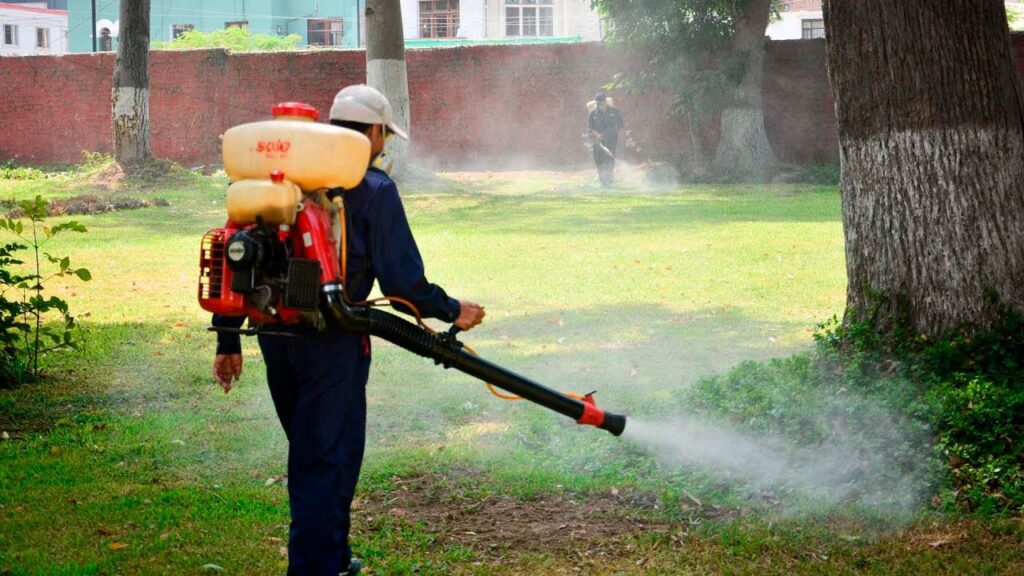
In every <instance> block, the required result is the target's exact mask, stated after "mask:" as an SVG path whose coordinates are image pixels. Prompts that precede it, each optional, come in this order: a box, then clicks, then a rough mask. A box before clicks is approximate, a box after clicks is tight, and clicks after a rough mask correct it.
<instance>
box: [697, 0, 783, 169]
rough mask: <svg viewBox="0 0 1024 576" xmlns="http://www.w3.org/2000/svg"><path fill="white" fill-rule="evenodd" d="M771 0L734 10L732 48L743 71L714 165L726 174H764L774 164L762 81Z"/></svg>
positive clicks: (724, 113)
mask: <svg viewBox="0 0 1024 576" xmlns="http://www.w3.org/2000/svg"><path fill="white" fill-rule="evenodd" d="M771 3H772V2H771V0H746V2H743V3H742V4H740V5H739V7H738V8H737V10H736V14H735V21H736V30H735V31H734V32H733V37H732V43H731V52H732V54H733V56H734V57H738V58H742V60H743V62H744V73H743V77H742V79H741V80H740V83H739V85H738V86H737V89H736V94H735V99H734V101H733V102H732V103H731V105H730V106H729V107H727V108H725V109H724V110H722V121H721V136H720V138H719V141H718V151H717V153H716V154H715V160H714V164H713V165H712V167H713V168H714V170H715V171H716V172H719V173H726V174H733V173H735V174H754V175H757V174H762V173H764V172H765V171H766V170H768V169H769V168H771V167H772V166H774V165H775V163H776V160H775V154H773V153H772V147H771V145H770V144H769V143H768V136H767V133H766V132H765V129H764V111H763V110H762V107H761V100H762V98H761V85H762V83H763V80H764V45H765V36H764V31H765V29H766V28H767V27H768V18H769V16H770V15H771Z"/></svg>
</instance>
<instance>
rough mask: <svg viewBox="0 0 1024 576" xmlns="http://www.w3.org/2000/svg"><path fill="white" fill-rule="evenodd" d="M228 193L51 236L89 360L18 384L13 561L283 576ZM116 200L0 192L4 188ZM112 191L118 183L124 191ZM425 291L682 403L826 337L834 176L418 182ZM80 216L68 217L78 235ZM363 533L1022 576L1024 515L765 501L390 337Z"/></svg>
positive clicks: (507, 332)
mask: <svg viewBox="0 0 1024 576" xmlns="http://www.w3.org/2000/svg"><path fill="white" fill-rule="evenodd" d="M224 186H225V181H224V179H223V178H221V177H216V176H213V177H201V176H191V175H188V174H176V175H175V177H174V178H173V179H171V181H170V182H169V183H166V184H162V185H158V186H152V187H146V188H142V189H140V190H131V191H128V192H125V193H128V194H131V195H134V196H140V197H156V196H159V197H162V198H165V199H167V200H168V201H169V202H170V206H169V207H154V208H145V209H141V210H135V211H126V212H117V213H110V214H103V215H97V216H83V217H77V218H76V219H77V220H79V221H81V222H83V223H84V224H86V226H88V227H89V232H88V234H85V235H74V236H71V235H68V236H65V237H61V238H58V239H57V240H55V242H54V245H52V246H50V247H49V248H51V249H52V250H53V251H54V252H56V253H60V254H70V255H71V256H72V258H73V260H74V261H75V263H76V265H78V266H85V267H87V268H89V269H90V270H91V271H92V276H93V280H92V281H91V282H89V283H79V282H73V283H68V284H67V285H60V286H58V285H54V290H55V292H56V293H57V294H59V295H61V296H62V297H64V298H66V299H68V300H69V301H70V302H71V304H72V311H73V313H75V314H76V315H77V316H78V317H79V320H80V321H81V325H82V334H81V341H82V349H81V350H80V351H78V352H71V353H64V354H60V355H54V356H52V357H48V358H46V365H47V369H48V372H49V375H50V378H49V379H48V380H47V381H46V382H43V383H41V384H34V385H27V386H23V387H20V388H17V389H14V390H4V391H0V430H3V431H5V432H7V434H8V436H9V439H7V440H4V441H2V442H0V463H2V466H0V574H6V573H10V574H53V575H56V574H203V573H217V572H218V571H219V569H222V570H223V572H224V573H229V574H276V573H283V568H284V567H285V566H286V559H285V558H284V557H283V555H282V552H281V548H282V546H285V545H286V539H287V522H288V511H287V494H286V489H285V488H284V486H283V481H282V480H283V479H282V477H281V475H282V474H283V472H284V466H285V464H284V462H285V453H286V444H285V439H284V435H283V433H282V432H281V431H280V429H279V427H278V424H277V421H276V418H275V416H274V413H273V406H272V404H271V402H270V398H269V395H268V394H267V392H266V389H265V379H264V376H263V374H262V365H261V360H260V357H259V354H258V351H257V349H256V346H255V343H254V342H245V343H244V344H243V346H245V354H246V356H245V361H246V366H245V369H246V371H245V374H244V377H243V381H242V383H241V385H240V386H238V387H237V388H236V390H235V391H233V392H232V393H231V394H229V395H224V394H223V393H222V392H220V390H219V388H218V387H217V386H216V385H215V384H214V382H213V379H212V377H211V375H210V367H211V362H212V356H213V337H212V335H210V334H209V333H207V332H206V330H205V328H206V325H207V322H208V315H207V314H205V313H204V312H202V311H201V310H200V309H199V308H198V306H197V305H196V302H195V282H196V277H197V274H196V264H197V256H198V254H197V249H198V244H199V239H200V237H201V235H202V234H203V232H205V231H206V230H207V229H209V228H212V227H216V226H219V225H220V224H221V223H222V222H223V219H224V213H223V193H224ZM88 190H89V184H88V183H87V177H86V176H84V175H81V174H75V175H70V176H66V177H61V178H49V179H45V180H38V179H37V180H29V181H10V180H0V200H4V199H23V198H27V197H31V196H33V195H35V194H43V195H45V196H47V197H67V196H72V195H75V194H80V193H82V192H83V191H88ZM107 194H109V192H107ZM403 196H404V199H405V205H406V210H407V212H408V214H409V217H410V220H411V222H412V226H413V229H414V231H415V233H416V235H417V240H418V242H419V246H420V249H421V251H422V253H423V256H424V259H425V261H426V262H427V271H428V276H429V277H430V278H431V279H432V280H433V281H434V282H437V283H438V284H441V285H442V286H444V287H445V288H446V289H447V290H448V292H449V293H450V294H452V295H454V296H456V297H460V298H466V299H472V300H476V301H478V302H480V303H482V304H484V305H486V306H487V311H488V317H487V321H486V323H485V324H484V325H483V326H481V327H480V328H478V329H477V330H474V331H473V332H471V333H469V334H467V335H466V338H465V340H467V341H468V342H470V343H471V344H472V345H473V346H474V347H475V348H476V349H477V350H478V352H480V353H481V354H482V355H484V356H486V357H488V358H489V359H491V360H494V361H496V362H498V363H499V364H502V365H504V366H507V367H509V368H511V369H513V370H516V371H518V372H521V373H524V374H526V375H529V376H531V377H532V378H534V379H536V380H538V381H540V382H543V383H545V384H547V385H549V386H552V387H555V388H559V389H563V390H569V391H575V392H589V391H590V390H595V389H596V390H598V395H597V398H598V401H599V403H600V404H601V405H603V406H605V407H607V408H609V409H611V410H613V411H621V412H626V413H628V414H630V415H631V416H639V417H644V416H661V415H664V414H665V412H666V408H665V406H666V403H668V402H669V401H670V399H671V398H673V396H674V394H676V393H678V392H679V391H680V390H683V389H686V388H687V387H689V386H691V385H692V384H693V383H694V382H695V380H696V379H697V378H698V377H700V376H702V375H707V374H712V373H717V372H721V371H724V370H726V369H728V368H729V367H731V366H733V365H734V364H736V363H737V362H739V361H741V360H749V359H763V358H770V357H777V356H783V355H787V354H790V353H792V352H794V351H797V350H801V349H805V348H807V347H808V346H810V343H811V334H812V332H813V330H814V327H815V324H816V323H817V322H820V321H822V320H825V319H826V318H828V317H830V316H832V315H834V314H838V313H840V312H841V309H842V306H843V302H844V293H845V273H844V266H843V240H842V224H841V221H840V216H839V197H838V192H837V190H836V189H835V188H832V187H810V186H799V185H784V186H783V185H779V186H712V185H700V186H685V187H670V188H665V187H658V188H654V187H652V186H648V185H646V184H645V183H644V182H643V181H642V180H639V179H634V180H632V181H628V182H627V183H626V184H624V185H622V186H620V187H619V188H618V189H615V190H611V191H606V190H602V189H600V188H597V187H596V186H595V185H594V184H593V183H592V182H590V181H589V180H588V177H585V176H582V175H575V174H570V175H559V174H546V173H532V174H526V175H514V174H498V175H493V174H491V175H488V174H478V175H466V174H453V175H442V176H441V177H440V178H438V179H434V180H430V181H428V182H417V183H416V185H413V186H407V187H406V188H405V190H404V191H403ZM55 220H57V221H61V220H64V218H60V219H55ZM368 394H369V398H368V401H369V404H370V420H369V430H368V433H369V439H368V442H369V446H368V453H367V457H366V463H365V467H364V474H363V478H362V480H361V483H360V494H359V496H358V500H357V503H356V511H355V519H354V522H355V525H354V541H353V546H354V548H355V549H356V551H357V554H358V555H360V556H362V557H363V558H365V559H366V561H367V565H368V567H369V568H371V572H370V573H373V574H389V575H390V574H414V573H415V574H580V573H582V574H718V573H728V574H769V573H770V574H792V573H801V574H821V573H865V572H871V573H879V574H888V573H905V574H923V573H939V572H944V573H951V574H952V573H979V574H980V573H993V574H995V573H1006V574H1010V573H1013V572H1014V570H1015V567H1019V566H1020V565H1021V564H1020V563H1021V562H1024V555H1022V545H1021V540H1022V539H1021V535H1022V531H1021V527H1020V524H1019V522H1016V521H1014V520H988V521H977V520H967V519H958V518H951V517H943V516H935V515H931V514H927V513H924V512H921V513H917V514H912V515H899V516H898V517H896V516H893V515H890V514H888V513H886V512H885V511H878V510H861V509H853V508H833V509H826V510H820V509H817V510H807V509H805V508H801V507H799V506H797V505H796V503H793V505H792V506H789V505H788V503H786V502H783V504H782V505H781V506H780V505H767V504H765V503H763V502H762V501H761V499H759V498H758V497H757V496H756V495H751V494H750V492H749V491H748V490H745V489H744V487H743V486H742V485H736V484H735V482H733V481H730V480H729V479H725V478H722V477H720V476H717V475H716V474H715V473H714V471H710V470H690V469H681V468H678V467H673V466H669V465H665V464H664V463H660V462H658V461H657V460H656V459H654V458H652V457H651V456H650V455H648V454H646V453H645V452H644V450H643V449H642V448H641V447H639V446H636V445H633V444H631V443H629V442H628V441H625V440H623V439H616V438H612V437H610V436H609V435H607V434H606V433H604V432H602V431H598V430H594V429H589V428H587V429H583V428H579V427H577V426H576V425H575V424H573V423H572V422H570V421H568V420H567V419H565V418H564V417H561V416H558V415H555V414H551V413H548V412H546V411H544V410H542V409H540V408H538V407H536V406H532V405H527V404H524V403H521V402H505V401H501V400H499V399H497V398H494V397H493V396H491V395H489V394H488V393H487V391H486V389H485V388H484V387H483V386H482V385H481V384H479V383H478V382H475V381H473V380H471V379H469V378H468V377H465V376H463V375H461V374H458V373H453V372H450V371H443V370H441V369H440V368H438V367H436V366H434V365H433V364H432V363H431V362H429V361H426V360H423V359H421V358H419V357H415V356H413V355H411V354H409V353H407V352H404V351H402V350H399V349H397V348H395V347H392V346H389V345H387V344H386V343H383V342H375V350H374V367H373V372H372V374H371V383H370V386H369V389H368Z"/></svg>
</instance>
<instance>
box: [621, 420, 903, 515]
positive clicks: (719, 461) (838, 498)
mask: <svg viewBox="0 0 1024 576" xmlns="http://www.w3.org/2000/svg"><path fill="white" fill-rule="evenodd" d="M624 437H625V438H626V439H628V440H630V441H632V442H634V443H636V444H638V445H640V446H642V447H644V448H645V449H647V450H648V451H649V452H650V453H651V454H652V455H653V456H654V457H656V458H657V459H658V460H659V461H660V462H661V463H662V464H664V465H668V466H676V467H681V468H684V467H696V468H702V469H706V470H708V471H711V472H713V473H715V474H716V475H720V476H722V477H724V478H726V479H728V480H729V481H731V482H735V483H736V484H739V485H746V486H749V487H752V488H756V489H760V490H776V491H780V492H785V493H794V494H796V495H799V496H802V497H805V498H809V499H811V500H812V501H814V502H817V503H820V504H826V505H833V504H839V503H857V504H861V505H867V506H884V507H886V508H890V507H893V506H896V507H899V508H907V507H911V506H913V504H914V503H915V502H917V501H918V497H919V496H920V494H918V493H917V491H918V489H917V488H915V486H914V482H913V480H912V478H911V477H909V476H908V477H907V478H906V481H903V480H902V479H901V478H900V475H899V474H898V473H895V474H894V473H893V470H892V469H891V468H892V466H891V464H890V463H889V461H888V460H887V459H886V457H885V455H884V454H880V453H871V452H870V451H866V450H865V449H864V448H863V445H862V444H861V443H859V442H855V441H853V440H849V441H846V440H842V439H839V438H831V439H829V440H827V441H826V442H824V443H822V444H821V445H818V446H813V447H810V446H798V445H795V444H794V443H792V442H790V441H786V440H784V439H783V438H780V437H777V436H772V435H767V434H760V435H754V434H753V433H750V432H741V431H739V430H737V429H735V428H732V427H730V426H727V425H724V424H719V423H711V422H707V421H705V420H702V419H700V418H699V417H696V416H683V417H679V418H674V419H671V420H667V419H666V420H661V421H644V420H642V419H641V420H637V419H635V418H634V419H631V420H630V422H629V423H628V424H627V425H626V431H625V435H624Z"/></svg>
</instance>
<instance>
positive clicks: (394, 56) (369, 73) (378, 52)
mask: <svg viewBox="0 0 1024 576" xmlns="http://www.w3.org/2000/svg"><path fill="white" fill-rule="evenodd" d="M366 84H367V85H369V86H372V87H374V88H376V89H378V90H380V91H381V92H382V93H383V94H384V95H385V96H387V98H388V101H389V102H390V103H391V111H392V112H393V113H394V116H395V123H397V124H398V125H399V126H400V127H401V128H403V129H405V130H406V131H407V132H408V133H409V134H410V137H411V136H412V131H411V130H410V129H409V128H410V118H409V80H408V75H407V73H406V68H405V38H404V34H403V32H402V7H401V4H400V3H399V0H367V2H366ZM408 150H409V145H408V142H406V141H405V140H402V139H401V138H397V137H394V138H390V139H388V142H387V145H386V147H385V153H386V154H387V156H388V157H390V158H391V160H392V161H393V162H394V164H393V165H394V167H395V171H396V172H397V173H399V174H400V173H401V172H402V170H403V168H404V163H405V160H406V157H407V156H408Z"/></svg>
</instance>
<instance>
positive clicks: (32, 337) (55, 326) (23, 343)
mask: <svg viewBox="0 0 1024 576" xmlns="http://www.w3.org/2000/svg"><path fill="white" fill-rule="evenodd" d="M19 207H20V208H21V210H22V211H23V212H24V217H23V218H20V219H16V218H2V219H0V229H2V230H5V231H6V232H7V233H8V234H10V235H12V236H15V237H16V238H17V240H16V241H14V242H11V243H8V244H3V245H0V386H9V385H12V384H20V383H22V382H24V381H26V380H34V379H36V378H38V377H39V375H40V371H39V358H40V357H41V356H42V355H44V354H46V353H48V352H51V351H54V350H60V349H62V348H73V347H74V346H75V340H74V336H73V333H72V329H73V328H74V327H75V319H74V317H73V316H71V313H70V311H69V308H68V303H67V302H66V301H65V300H63V299H62V298H59V297H57V296H48V295H47V294H46V287H45V284H46V282H48V281H49V280H52V279H54V278H61V277H65V278H70V277H76V278H78V279H79V280H81V281H83V282H88V281H89V280H91V279H92V275H91V274H90V273H89V271H88V270H87V269H85V268H74V267H72V266H71V258H69V257H67V256H55V255H53V254H50V253H48V252H43V251H42V249H43V247H44V246H45V245H46V244H47V243H49V242H50V240H52V239H53V238H54V237H56V236H58V235H60V234H63V233H65V232H85V231H86V229H85V226H83V225H81V224H79V223H78V222H74V221H71V222H64V223H62V224H57V225H56V226H48V225H46V223H45V220H46V217H47V215H48V213H47V202H46V201H45V200H43V198H42V197H41V196H36V197H35V199H34V200H26V201H24V202H20V203H19ZM26 220H27V221H28V224H27V225H26V222H25V221H26ZM24 250H28V251H29V252H30V255H31V260H30V261H29V262H28V265H27V269H28V273H27V274H26V273H22V271H23V269H24V268H26V266H25V264H26V263H25V262H24V261H23V260H20V259H19V258H18V253H19V252H21V251H24Z"/></svg>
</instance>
